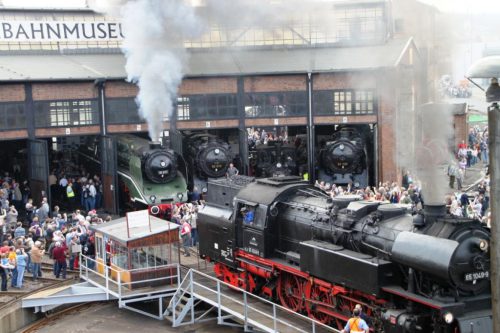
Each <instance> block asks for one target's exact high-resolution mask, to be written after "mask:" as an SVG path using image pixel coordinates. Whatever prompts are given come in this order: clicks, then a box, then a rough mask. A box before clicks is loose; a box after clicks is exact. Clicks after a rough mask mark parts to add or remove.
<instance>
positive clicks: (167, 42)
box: [89, 0, 334, 141]
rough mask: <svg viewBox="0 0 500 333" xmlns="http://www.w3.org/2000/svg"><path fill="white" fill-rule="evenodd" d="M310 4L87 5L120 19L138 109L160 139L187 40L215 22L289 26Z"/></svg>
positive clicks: (124, 0)
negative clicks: (134, 85) (136, 89)
mask: <svg viewBox="0 0 500 333" xmlns="http://www.w3.org/2000/svg"><path fill="white" fill-rule="evenodd" d="M191 2H193V1H192V0H191ZM311 3H317V2H315V1H304V0H287V1H281V2H280V1H271V0H238V1H233V0H205V1H201V2H200V4H201V5H202V6H201V7H195V6H192V5H191V4H190V3H189V1H187V0H90V1H89V6H90V7H91V8H93V9H94V10H96V11H99V12H103V13H106V14H107V15H110V16H114V17H118V18H120V19H121V22H122V31H123V34H124V36H125V39H124V42H123V51H124V53H125V56H126V58H127V64H126V71H127V75H128V80H129V81H131V82H134V83H137V85H138V86H139V94H138V96H137V103H138V105H139V110H140V113H141V115H142V116H143V118H144V119H146V121H147V123H148V127H149V135H150V137H151V139H152V140H153V141H156V140H158V139H159V136H160V132H161V130H162V121H163V119H164V118H165V117H166V116H169V117H170V116H171V115H172V114H173V112H172V111H173V110H172V106H173V103H174V101H175V97H176V94H177V89H178V87H179V85H180V83H181V81H182V78H183V75H184V69H185V66H186V63H187V59H188V53H187V52H186V50H185V48H184V41H185V40H186V39H193V38H196V37H200V36H201V35H202V33H204V32H207V31H209V27H210V26H211V25H218V26H221V27H222V26H224V27H230V28H232V29H237V28H242V27H244V28H248V27H250V26H259V27H261V28H264V29H265V28H266V27H268V28H269V27H275V26H277V25H286V22H287V21H288V20H291V19H293V15H294V14H295V15H299V16H301V15H303V13H304V9H306V8H307V9H311V8H313V6H311ZM316 14H319V15H317V16H315V17H314V20H315V22H316V23H317V24H323V25H325V26H327V25H330V24H332V22H333V21H334V20H333V17H332V15H331V14H332V12H331V11H330V12H328V13H327V15H323V12H321V11H317V12H316Z"/></svg>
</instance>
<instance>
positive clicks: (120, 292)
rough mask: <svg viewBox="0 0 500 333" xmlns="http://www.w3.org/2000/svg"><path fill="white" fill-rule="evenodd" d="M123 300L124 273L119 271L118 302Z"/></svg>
mask: <svg viewBox="0 0 500 333" xmlns="http://www.w3.org/2000/svg"><path fill="white" fill-rule="evenodd" d="M121 300H122V274H121V272H118V302H120V301H121Z"/></svg>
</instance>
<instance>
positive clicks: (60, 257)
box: [52, 242, 68, 279]
mask: <svg viewBox="0 0 500 333" xmlns="http://www.w3.org/2000/svg"><path fill="white" fill-rule="evenodd" d="M67 255H68V249H67V248H66V244H61V243H60V242H56V246H55V248H54V250H53V252H52V258H54V263H55V265H56V278H57V279H58V278H59V275H61V272H62V278H63V279H66V268H67V267H68V266H67V263H66V257H67Z"/></svg>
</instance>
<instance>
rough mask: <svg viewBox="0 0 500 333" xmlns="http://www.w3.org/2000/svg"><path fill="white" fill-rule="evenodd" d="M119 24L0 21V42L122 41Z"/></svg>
mask: <svg viewBox="0 0 500 333" xmlns="http://www.w3.org/2000/svg"><path fill="white" fill-rule="evenodd" d="M122 40H123V33H122V27H121V23H119V22H105V21H93V22H70V21H13V20H12V21H0V41H1V42H9V41H15V42H20V41H37V42H50V41H122Z"/></svg>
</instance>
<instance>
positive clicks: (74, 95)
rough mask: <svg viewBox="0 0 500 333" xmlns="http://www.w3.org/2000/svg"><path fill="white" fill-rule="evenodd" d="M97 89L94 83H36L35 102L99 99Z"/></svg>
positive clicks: (34, 87) (34, 88) (34, 89)
mask: <svg viewBox="0 0 500 333" xmlns="http://www.w3.org/2000/svg"><path fill="white" fill-rule="evenodd" d="M97 95H98V92H97V88H96V87H95V86H94V83H93V82H83V83H69V82H68V83H35V84H33V100H35V101H44V100H64V99H92V98H97Z"/></svg>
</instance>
